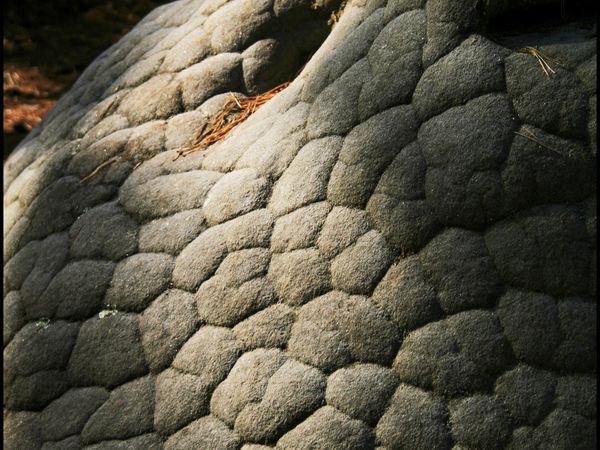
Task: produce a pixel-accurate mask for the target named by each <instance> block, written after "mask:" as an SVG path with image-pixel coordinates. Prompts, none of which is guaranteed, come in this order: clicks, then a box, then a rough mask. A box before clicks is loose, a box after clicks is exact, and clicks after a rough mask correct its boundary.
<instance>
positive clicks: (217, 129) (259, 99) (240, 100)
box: [175, 81, 290, 159]
mask: <svg viewBox="0 0 600 450" xmlns="http://www.w3.org/2000/svg"><path fill="white" fill-rule="evenodd" d="M289 84H290V82H289V81H288V82H286V83H283V84H280V85H279V86H276V87H274V88H273V89H271V90H269V91H267V92H264V93H262V94H258V95H255V96H253V97H238V96H236V95H235V94H233V93H231V94H229V98H228V99H227V101H226V102H225V104H224V105H223V108H222V109H221V111H220V112H219V114H217V115H216V116H215V117H214V118H213V120H212V121H211V122H210V123H208V122H207V123H205V124H204V125H203V126H202V127H201V128H200V129H199V130H198V131H197V132H196V133H194V136H193V137H192V142H191V144H190V145H189V146H188V147H186V148H183V149H181V150H178V151H177V157H176V158H175V159H177V158H179V157H180V156H187V155H189V154H190V153H193V152H196V151H198V150H203V149H205V148H206V147H208V146H209V145H212V144H214V143H215V142H219V141H221V140H222V139H224V138H225V137H226V136H227V135H228V134H229V132H230V131H231V130H232V129H233V128H235V127H236V126H237V125H239V124H240V123H242V122H243V121H245V120H246V119H247V118H248V117H250V115H252V114H253V113H254V112H255V111H256V110H257V109H258V108H260V107H261V106H262V105H264V104H265V103H266V102H268V101H269V100H270V99H271V98H273V97H274V96H275V95H276V94H278V93H279V92H281V91H282V90H284V89H285V88H286V87H288V85H289Z"/></svg>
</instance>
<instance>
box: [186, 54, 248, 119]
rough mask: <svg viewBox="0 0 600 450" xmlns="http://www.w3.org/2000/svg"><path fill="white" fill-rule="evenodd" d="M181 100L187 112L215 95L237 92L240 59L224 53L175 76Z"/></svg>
mask: <svg viewBox="0 0 600 450" xmlns="http://www.w3.org/2000/svg"><path fill="white" fill-rule="evenodd" d="M176 79H177V80H178V81H180V83H181V99H182V103H183V105H184V106H185V108H186V110H187V111H190V110H192V109H195V108H197V107H198V106H200V105H201V104H202V103H204V102H205V101H206V100H208V99H209V98H211V97H213V96H215V95H216V94H221V93H223V92H227V91H233V92H236V91H239V90H240V87H241V83H242V58H241V56H240V55H238V54H235V53H224V54H222V55H215V56H213V57H211V58H207V59H205V60H204V61H201V62H199V63H197V64H194V65H193V66H191V67H188V68H186V69H184V70H182V71H181V72H179V73H178V74H177V77H176Z"/></svg>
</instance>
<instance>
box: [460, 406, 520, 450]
mask: <svg viewBox="0 0 600 450" xmlns="http://www.w3.org/2000/svg"><path fill="white" fill-rule="evenodd" d="M450 427H451V429H452V435H453V436H454V440H455V442H456V443H457V444H459V445H464V446H465V447H472V448H489V449H502V448H504V445H505V444H506V443H507V442H508V440H509V439H510V436H511V434H512V426H511V420H510V416H509V415H508V413H507V412H506V411H505V410H504V408H503V407H502V406H501V404H500V402H499V401H498V400H496V399H495V398H494V397H488V396H484V395H476V396H473V397H466V398H464V399H461V400H454V401H453V402H451V403H450Z"/></svg>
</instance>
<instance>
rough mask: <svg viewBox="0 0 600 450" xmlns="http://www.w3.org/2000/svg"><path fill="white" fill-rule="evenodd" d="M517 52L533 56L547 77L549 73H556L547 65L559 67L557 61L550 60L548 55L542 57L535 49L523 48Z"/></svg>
mask: <svg viewBox="0 0 600 450" xmlns="http://www.w3.org/2000/svg"><path fill="white" fill-rule="evenodd" d="M519 51H520V52H521V53H527V54H529V55H531V56H533V57H534V58H535V59H536V61H537V62H538V64H539V65H540V67H541V68H542V70H543V71H544V73H545V74H546V76H547V77H549V76H550V74H551V73H552V74H554V73H556V71H555V70H554V69H553V68H552V67H551V66H550V64H549V63H553V64H556V65H560V63H559V62H558V61H557V60H555V59H553V58H550V57H549V56H548V55H544V54H543V53H542V52H540V51H539V50H538V49H537V48H535V47H523V48H522V49H520V50H519Z"/></svg>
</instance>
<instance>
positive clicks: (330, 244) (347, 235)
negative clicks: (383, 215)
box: [317, 206, 370, 258]
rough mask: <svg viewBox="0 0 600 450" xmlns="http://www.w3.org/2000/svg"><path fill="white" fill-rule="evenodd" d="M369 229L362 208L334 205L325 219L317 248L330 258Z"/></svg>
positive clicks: (366, 216) (367, 219) (367, 218)
mask: <svg viewBox="0 0 600 450" xmlns="http://www.w3.org/2000/svg"><path fill="white" fill-rule="evenodd" d="M369 229H370V223H369V216H368V215H367V213H366V212H365V211H363V210H362V209H354V208H346V207H344V206H334V207H333V208H332V209H331V211H330V213H329V215H328V216H327V218H326V219H325V223H324V224H323V229H322V230H321V234H320V235H319V238H318V240H317V248H318V249H319V251H320V252H321V253H322V254H323V255H324V256H325V257H327V258H332V257H334V256H336V255H338V254H339V253H340V252H342V251H343V250H344V249H345V248H347V247H349V246H350V245H352V244H353V243H354V242H355V241H356V240H357V239H358V237H359V236H361V235H363V234H365V233H366V232H367V231H369Z"/></svg>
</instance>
